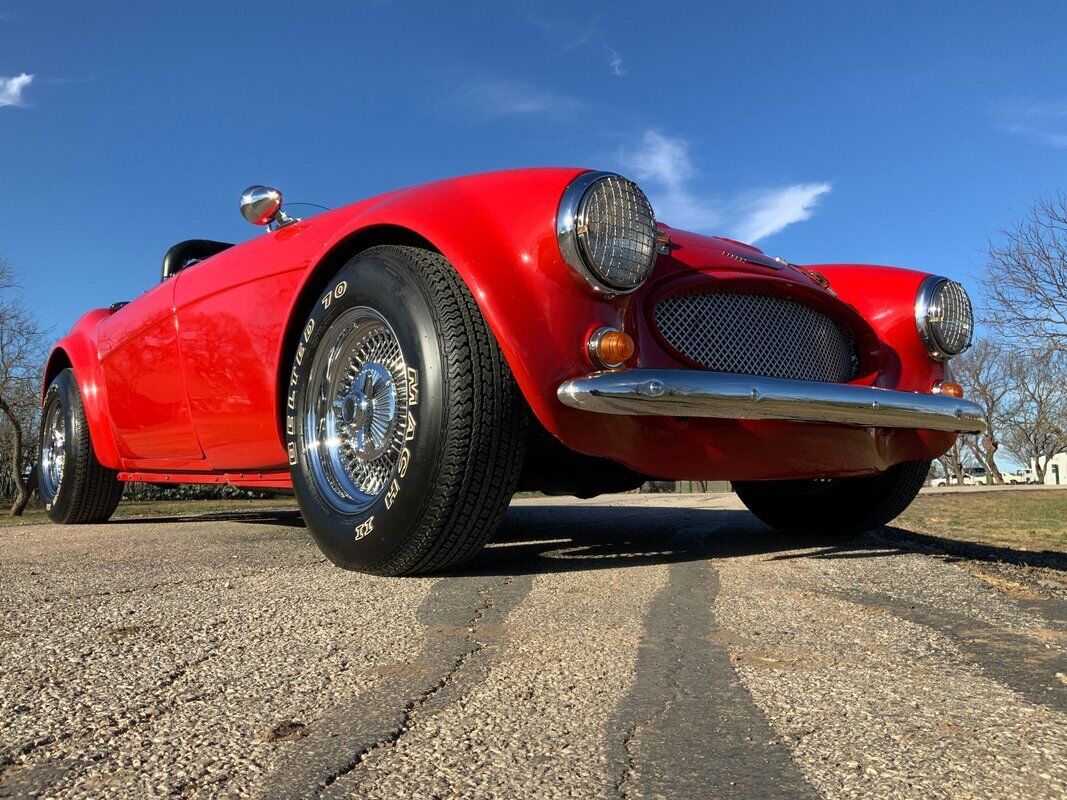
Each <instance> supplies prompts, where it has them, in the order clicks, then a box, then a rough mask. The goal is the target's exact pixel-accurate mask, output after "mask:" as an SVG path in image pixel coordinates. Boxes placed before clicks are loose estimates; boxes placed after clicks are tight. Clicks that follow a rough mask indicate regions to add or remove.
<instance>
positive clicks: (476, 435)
mask: <svg viewBox="0 0 1067 800" xmlns="http://www.w3.org/2000/svg"><path fill="white" fill-rule="evenodd" d="M241 210H242V213H243V214H244V216H245V217H246V218H247V219H248V220H249V221H251V222H253V223H256V224H258V225H265V226H267V233H266V235H263V236H258V237H256V238H254V239H252V240H250V241H247V242H245V243H243V244H240V245H230V244H226V243H222V242H213V241H206V240H200V239H196V240H191V241H186V242H182V243H180V244H177V245H175V246H174V247H172V248H171V249H170V250H169V251H168V252H167V254H166V257H165V258H164V260H163V279H162V281H161V282H160V284H159V285H157V286H155V287H154V288H152V289H151V290H149V291H148V292H145V293H144V294H143V295H141V296H140V297H139V298H137V299H136V300H134V301H133V302H130V303H116V304H115V305H113V306H111V307H110V308H102V309H98V310H96V311H91V312H89V313H88V314H86V315H85V316H83V317H82V318H81V319H80V320H79V321H78V322H77V323H76V324H75V326H74V328H73V329H72V330H71V332H70V334H69V335H67V336H66V337H65V338H64V339H62V340H61V341H60V342H59V343H58V344H57V345H56V347H55V349H54V350H53V351H52V354H51V356H50V358H49V360H48V365H47V370H46V375H45V391H44V397H43V401H44V408H43V417H42V418H43V423H42V430H41V439H40V447H41V453H40V455H41V459H40V472H39V476H38V477H39V487H40V493H41V495H42V497H43V499H44V502H45V504H46V507H47V509H48V513H49V515H50V516H51V518H52V519H53V520H55V521H57V522H64V523H77V522H103V521H105V520H107V519H108V517H109V516H110V515H111V514H112V512H113V511H114V510H115V507H116V505H117V504H118V502H119V498H120V495H121V493H122V486H123V482H125V481H147V482H149V483H155V484H167V483H229V484H233V485H236V486H242V487H247V488H250V489H271V490H291V491H293V492H295V494H296V498H297V500H298V502H299V504H300V509H301V511H302V513H303V516H304V519H305V521H306V522H307V526H308V528H309V529H310V531H311V533H312V535H313V536H314V537H315V540H316V541H317V542H318V544H319V546H320V547H321V548H322V550H323V552H325V553H326V555H327V556H328V557H329V558H330V559H331V560H332V561H334V562H335V563H337V564H338V565H340V566H343V567H347V568H351V569H359V570H365V571H367V572H374V573H380V574H386V575H398V574H405V573H419V572H427V571H431V570H440V569H444V568H446V567H450V566H453V565H455V564H458V563H460V562H462V561H464V560H465V559H468V558H470V557H471V556H473V555H474V554H475V553H477V552H478V551H479V549H480V548H481V547H482V546H483V545H484V544H485V542H486V540H487V539H488V538H489V536H490V534H491V533H492V532H493V530H494V528H496V526H497V524H498V523H499V522H500V520H501V517H502V516H503V514H504V511H505V509H506V507H507V505H508V501H509V499H510V498H511V496H512V494H513V493H514V492H516V491H518V490H540V491H543V492H549V493H559V494H574V495H578V496H579V497H591V496H593V495H596V494H599V493H603V492H615V491H623V490H628V489H634V488H636V487H638V486H640V485H641V484H642V483H643V482H644V481H646V480H648V479H649V478H669V479H729V480H731V481H733V485H734V488H735V489H736V491H737V493H738V495H739V496H740V497H741V499H742V500H743V501H744V502H745V504H746V505H747V506H748V507H749V508H750V509H752V511H753V512H755V514H756V515H757V516H759V517H760V518H761V519H762V520H764V521H765V522H767V523H768V524H769V525H772V526H774V527H775V528H778V529H781V530H783V531H801V530H813V529H814V530H819V531H828V532H829V531H840V532H855V531H862V530H867V529H870V528H874V527H877V526H880V525H883V524H885V523H886V522H888V521H889V520H891V519H892V518H893V517H895V516H896V515H897V514H899V513H900V512H901V511H902V510H903V509H904V508H905V507H906V506H907V505H908V503H910V502H911V500H912V498H914V496H915V494H916V492H917V491H918V489H919V487H920V485H921V484H922V483H923V480H924V478H925V477H926V474H927V469H928V466H929V463H930V460H931V459H933V458H935V457H937V456H939V455H941V454H942V453H944V452H945V451H946V450H947V449H948V448H949V446H950V445H951V444H952V442H953V440H954V439H955V437H956V434H957V433H958V432H971V433H976V432H980V431H981V430H982V429H983V423H982V418H981V413H980V410H979V408H978V406H976V405H975V404H974V403H971V402H969V401H967V400H963V399H962V398H961V395H962V392H961V390H960V387H959V386H958V385H957V384H955V383H953V382H952V381H951V379H950V375H949V374H948V361H949V359H951V358H952V357H953V356H955V355H957V354H959V353H961V352H962V351H963V350H964V349H966V348H967V346H968V344H969V343H970V339H971V329H972V324H973V320H972V311H971V305H970V301H969V299H968V297H967V294H966V292H965V291H964V289H963V288H962V287H961V286H960V285H959V284H958V283H955V282H953V281H950V280H948V279H946V278H942V277H936V276H932V275H928V274H925V273H922V272H914V271H911V270H903V269H893V268H889V267H875V266H856V265H841V264H837V265H817V266H797V265H794V264H791V263H789V262H788V261H785V260H783V259H780V258H771V257H768V256H767V255H765V254H764V253H763V252H762V251H760V250H759V249H757V248H755V247H752V246H750V245H746V244H743V243H741V242H736V241H732V240H729V239H724V238H719V237H713V236H702V235H698V234H695V233H689V232H686V231H681V230H675V229H673V228H670V227H668V226H667V225H664V224H662V223H659V222H657V221H656V219H655V216H654V214H653V211H652V206H651V205H650V204H649V201H648V200H647V199H646V197H645V195H644V194H643V193H642V191H641V189H640V188H639V187H638V186H637V185H635V184H634V183H633V182H631V181H629V180H626V179H625V178H623V177H620V176H619V175H615V174H612V173H606V172H592V171H588V170H583V169H529V170H516V171H507V172H496V173H491V174H486V175H475V176H470V177H464V178H456V179H452V180H445V181H440V182H437V183H429V184H425V185H422V186H416V187H413V188H409V189H401V190H398V191H394V192H390V193H388V194H384V195H381V196H379V197H375V198H372V199H369V200H363V201H361V202H358V203H355V204H354V205H350V206H346V207H344V208H340V209H337V210H334V211H329V212H327V213H323V214H320V215H318V216H314V217H311V218H309V219H304V220H299V219H294V218H292V217H290V216H289V215H287V214H286V213H285V211H284V210H283V209H282V198H281V195H280V194H279V193H278V192H277V191H276V190H274V189H270V188H267V187H263V186H254V187H251V188H250V189H248V190H247V191H246V192H245V194H244V196H243V197H242V203H241Z"/></svg>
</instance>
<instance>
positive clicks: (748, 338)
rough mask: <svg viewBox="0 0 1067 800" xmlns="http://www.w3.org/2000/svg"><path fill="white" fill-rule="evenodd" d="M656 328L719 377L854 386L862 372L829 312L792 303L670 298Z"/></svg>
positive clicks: (747, 297) (694, 295)
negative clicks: (852, 382)
mask: <svg viewBox="0 0 1067 800" xmlns="http://www.w3.org/2000/svg"><path fill="white" fill-rule="evenodd" d="M655 323H656V327H657V328H658V329H659V332H660V334H661V335H662V336H663V338H664V340H665V341H666V342H667V343H668V344H669V345H670V346H671V347H673V348H674V349H675V350H677V351H678V352H679V353H681V354H682V355H683V356H685V357H686V358H687V359H689V360H690V361H693V362H695V363H697V364H699V365H701V366H702V367H704V368H706V369H709V370H713V371H715V372H732V373H737V374H741V375H761V376H764V377H769V378H790V379H793V380H804V381H822V382H824V383H847V382H848V381H850V380H852V379H853V378H855V377H856V372H857V369H858V366H859V361H858V356H857V352H856V344H855V341H854V340H853V338H852V336H850V335H849V333H848V332H847V331H845V330H844V329H843V328H842V327H841V326H840V325H838V324H837V323H836V322H834V321H833V320H832V319H830V318H829V317H828V316H826V315H825V314H823V313H822V312H821V311H817V310H816V309H814V308H811V307H810V306H806V305H803V304H801V303H797V302H795V301H793V300H789V299H786V298H784V297H774V296H771V295H759V294H745V293H738V292H687V293H684V294H673V295H668V296H667V297H664V298H663V299H662V300H660V301H659V303H658V304H657V305H656V309H655Z"/></svg>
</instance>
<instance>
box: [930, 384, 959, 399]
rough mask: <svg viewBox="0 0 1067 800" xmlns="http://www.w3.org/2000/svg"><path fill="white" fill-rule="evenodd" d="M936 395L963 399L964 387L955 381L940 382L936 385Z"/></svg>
mask: <svg viewBox="0 0 1067 800" xmlns="http://www.w3.org/2000/svg"><path fill="white" fill-rule="evenodd" d="M934 394H947V395H948V396H949V397H963V387H962V386H960V385H959V384H958V383H956V382H954V381H938V382H937V383H935V384H934Z"/></svg>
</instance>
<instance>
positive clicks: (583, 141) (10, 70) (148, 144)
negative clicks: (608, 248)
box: [0, 0, 1067, 334]
mask: <svg viewBox="0 0 1067 800" xmlns="http://www.w3.org/2000/svg"><path fill="white" fill-rule="evenodd" d="M1065 31H1067V3H1063V2H1016V3H1012V4H1008V3H1003V2H981V1H980V0H979V1H977V2H976V1H975V0H971V2H936V3H929V2H922V3H918V2H916V3H883V4H875V3H862V2H820V3H799V2H798V3H774V2H764V3H716V4H713V3H706V2H693V3H682V2H661V3H651V2H643V3H631V2H621V1H618V0H617V1H616V2H611V3H574V2H570V3H551V2H534V1H532V0H531V1H530V2H519V1H518V0H516V2H496V3H471V4H464V3H429V2H427V3H418V2H406V1H405V0H394V1H393V2H384V1H379V2H345V3H333V4H330V3H316V4H303V3H294V2H292V0H289V2H285V3H271V2H260V3H255V4H252V3H218V2H211V3H193V2H189V3H165V4H164V3H144V2H127V3H118V2H98V3H75V2H66V3H55V2H47V0H38V1H37V2H32V3H30V2H12V1H11V0H0V255H4V256H6V257H7V258H8V259H9V260H11V261H12V262H14V263H15V264H16V265H17V266H19V267H20V268H21V269H22V270H23V272H24V279H23V284H24V287H25V293H26V296H27V298H28V300H29V301H30V302H31V303H32V304H33V305H35V306H36V307H37V308H38V310H39V311H40V314H41V316H42V318H43V319H44V321H45V322H47V323H48V324H50V325H54V326H55V328H56V332H57V334H58V333H61V332H62V331H63V330H65V329H66V328H67V327H68V326H69V325H70V324H71V322H73V320H74V319H75V318H76V317H77V316H78V315H79V314H80V313H81V312H82V311H84V310H87V309H88V308H90V307H93V306H99V305H106V304H108V303H110V302H112V301H115V300H124V299H131V298H132V297H135V296H136V295H137V294H138V293H139V292H141V291H143V290H144V289H146V288H149V287H150V286H151V285H152V284H153V283H154V281H155V280H156V279H157V276H158V270H159V261H160V259H161V257H162V255H163V253H164V252H165V251H166V249H167V248H168V247H169V246H170V245H171V244H173V243H174V242H176V241H179V240H182V239H186V238H193V237H198V238H199V237H203V238H214V239H222V240H226V241H242V240H244V239H247V238H250V237H252V236H256V235H259V232H258V230H257V229H254V228H252V227H250V226H249V225H247V223H245V222H244V221H243V220H242V219H241V218H240V216H239V214H238V212H237V199H238V195H239V193H240V191H241V189H243V188H244V187H245V186H247V185H248V184H251V183H268V184H272V185H276V186H278V187H280V188H281V189H282V190H283V191H284V193H285V196H286V199H287V200H292V201H300V200H303V201H310V202H315V203H321V204H323V205H327V206H336V205H341V204H343V203H345V202H348V201H352V200H355V199H358V198H360V197H365V196H368V195H372V194H376V193H378V192H382V191H385V190H388V189H391V188H395V187H398V186H404V185H409V184H412V183H418V182H421V181H425V180H430V179H435V178H440V177H445V176H449V175H457V174H463V173H468V172H477V171H482V170H491V169H499V168H504V167H513V166H528V165H544V164H572V165H586V166H590V167H598V168H606V169H617V170H620V171H623V172H624V173H625V174H628V175H629V176H631V177H633V178H635V179H637V180H639V181H640V182H641V183H642V185H643V186H644V187H645V188H646V190H647V191H648V192H649V194H650V196H651V198H652V200H653V203H654V205H655V207H656V209H657V213H658V215H659V217H660V218H661V219H663V220H664V221H666V222H668V223H671V224H674V225H676V226H679V227H690V228H693V229H696V230H700V231H703V232H712V233H722V234H725V235H734V236H736V237H739V238H755V239H758V244H759V245H760V246H762V247H763V248H764V249H766V250H767V251H768V252H771V253H773V254H776V255H782V256H785V257H787V258H789V259H790V260H793V261H795V262H799V263H817V262H827V261H856V262H865V263H883V264H895V265H900V266H908V267H917V268H922V269H928V270H931V271H936V272H941V273H945V274H948V275H950V276H954V277H958V278H964V277H967V276H969V275H971V274H972V273H974V272H975V271H976V270H977V269H978V268H979V267H980V265H981V262H982V255H981V249H982V247H983V245H984V243H985V241H986V239H987V237H988V236H989V235H990V234H991V233H993V232H994V231H995V230H996V229H997V228H998V227H1001V226H1004V225H1007V224H1009V223H1011V222H1012V221H1013V220H1014V219H1015V218H1017V217H1018V216H1019V215H1021V214H1022V213H1023V212H1024V211H1025V208H1026V206H1027V205H1028V204H1029V203H1030V202H1032V201H1033V200H1034V199H1035V198H1036V197H1037V196H1039V195H1041V194H1043V193H1047V192H1050V191H1056V190H1059V189H1062V188H1064V167H1065V166H1067V82H1065V80H1064V79H1065V77H1067V48H1065V47H1064V44H1065V42H1067V38H1065V36H1067V34H1065V33H1064V32H1065ZM31 76H32V77H31ZM971 288H972V289H974V286H973V284H972V285H971Z"/></svg>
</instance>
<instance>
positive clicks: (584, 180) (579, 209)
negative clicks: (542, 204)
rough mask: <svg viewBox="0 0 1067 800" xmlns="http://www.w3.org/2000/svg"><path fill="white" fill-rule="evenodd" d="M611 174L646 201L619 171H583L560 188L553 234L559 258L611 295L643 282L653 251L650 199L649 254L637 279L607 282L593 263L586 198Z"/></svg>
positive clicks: (652, 264)
mask: <svg viewBox="0 0 1067 800" xmlns="http://www.w3.org/2000/svg"><path fill="white" fill-rule="evenodd" d="M611 178H615V179H618V180H623V181H626V182H627V183H628V184H630V186H632V187H633V189H635V190H636V191H637V192H638V193H639V195H640V197H641V198H643V199H644V201H645V202H646V203H648V198H647V197H646V196H645V193H644V192H643V191H641V187H639V186H638V185H637V184H636V183H634V182H633V181H631V180H629V179H627V178H624V177H623V176H622V175H618V174H616V173H614V172H584V173H582V174H581V175H579V176H578V177H577V178H575V179H574V180H573V181H571V183H570V185H569V186H567V188H566V189H565V190H564V192H563V197H562V199H561V200H560V204H559V211H558V212H557V214H556V238H557V240H558V241H559V249H560V253H562V255H563V260H564V261H566V262H567V264H569V265H570V266H571V268H572V269H574V271H575V272H577V273H578V274H579V275H581V276H582V277H583V278H584V279H585V281H586V282H587V283H588V284H589V285H590V286H591V287H592V288H593V289H594V290H595V291H596V292H598V293H602V294H605V295H608V296H615V295H624V294H630V293H631V292H636V291H637V290H638V289H640V288H641V286H642V285H644V283H645V281H647V280H648V278H649V276H650V275H651V274H652V270H653V269H655V266H656V255H657V248H656V217H655V213H654V212H653V211H652V205H651V203H648V212H649V218H650V220H651V225H650V230H649V236H650V237H651V257H650V260H649V263H648V266H647V268H645V271H644V274H643V275H642V276H641V279H640V280H639V281H638V282H637V283H636V284H633V285H620V284H617V283H613V282H611V281H610V280H609V279H608V278H607V277H605V276H604V275H603V273H602V271H601V269H602V268H601V266H600V265H598V264H596V263H595V260H594V258H593V257H592V254H591V253H590V251H589V247H588V246H587V241H588V240H587V235H588V224H587V212H588V204H589V199H590V198H591V197H592V195H593V191H592V190H593V189H594V188H595V187H596V186H597V185H598V184H599V183H601V182H602V181H604V180H607V179H611Z"/></svg>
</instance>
